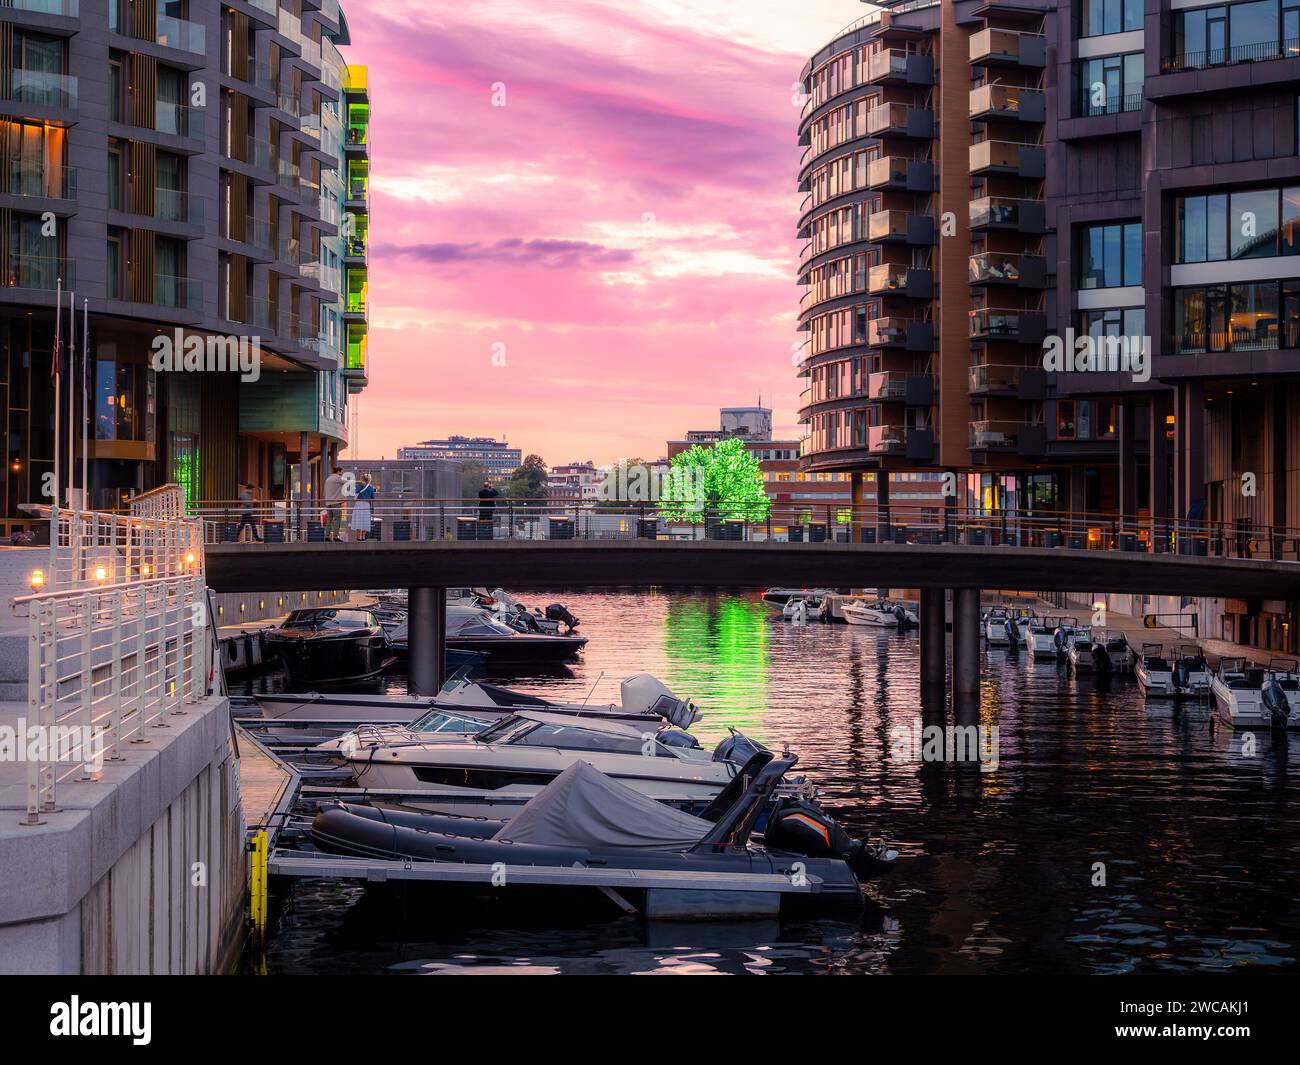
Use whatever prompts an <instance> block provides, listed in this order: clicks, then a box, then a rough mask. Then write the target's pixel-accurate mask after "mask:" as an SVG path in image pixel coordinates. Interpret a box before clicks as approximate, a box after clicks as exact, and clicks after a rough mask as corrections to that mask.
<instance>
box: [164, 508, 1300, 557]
mask: <svg viewBox="0 0 1300 1065" xmlns="http://www.w3.org/2000/svg"><path fill="white" fill-rule="evenodd" d="M189 512H190V515H191V516H192V517H194V518H197V519H198V520H199V521H201V523H202V529H203V540H204V542H205V543H208V544H219V543H236V542H241V541H243V542H249V543H253V542H259V541H260V542H263V543H299V542H307V543H310V542H323V541H328V540H333V539H336V538H344V539H347V540H349V541H355V540H357V539H359V538H360V537H361V534H362V533H364V535H365V538H367V539H378V540H384V541H399V542H400V541H445V540H575V539H576V540H633V539H644V540H663V539H669V540H701V541H702V540H739V541H750V542H759V541H769V542H800V543H893V544H900V545H901V544H942V543H948V544H960V545H965V546H970V547H988V546H1016V547H1045V548H1065V549H1074V550H1088V551H1124V552H1152V553H1161V554H1183V555H1201V556H1207V557H1214V558H1255V559H1275V560H1280V559H1286V560H1292V561H1297V560H1300V528H1296V527H1289V526H1270V525H1259V524H1254V523H1249V522H1244V521H1238V522H1212V521H1204V520H1192V519H1176V518H1159V517H1151V516H1149V515H1132V516H1126V515H1116V514H1099V513H1081V512H1056V511H1029V510H1005V511H996V512H983V511H977V510H971V509H965V508H960V507H953V506H944V505H941V504H938V503H916V502H911V501H908V502H900V503H890V504H876V503H872V504H870V505H858V506H849V505H847V504H838V503H803V502H786V501H777V502H772V503H771V504H770V505H763V504H761V503H759V504H755V503H753V502H735V503H728V502H725V501H715V502H710V503H708V504H694V505H693V504H672V503H668V502H665V501H661V500H660V501H647V502H623V501H619V502H585V503H584V502H570V501H565V500H551V499H503V498H498V499H496V500H493V501H491V502H490V503H488V502H484V501H481V500H478V499H375V500H373V501H371V502H370V505H369V512H368V513H366V512H365V510H364V509H363V508H360V507H359V506H358V503H357V501H356V500H354V499H345V500H343V501H341V502H338V503H330V504H326V503H324V502H321V501H316V500H281V501H272V502H255V503H252V504H249V503H245V502H242V501H240V500H204V501H199V502H196V503H192V504H191V505H190V508H189Z"/></svg>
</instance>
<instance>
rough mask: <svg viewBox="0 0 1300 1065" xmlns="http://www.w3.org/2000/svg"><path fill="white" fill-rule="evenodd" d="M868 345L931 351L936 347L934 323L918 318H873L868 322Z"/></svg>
mask: <svg viewBox="0 0 1300 1065" xmlns="http://www.w3.org/2000/svg"><path fill="white" fill-rule="evenodd" d="M867 346H868V347H872V348H903V349H905V350H907V351H930V350H931V349H932V348H933V347H934V325H933V323H931V322H923V321H921V320H919V319H916V318H899V317H896V316H890V317H886V318H872V319H870V320H869V321H868V322H867Z"/></svg>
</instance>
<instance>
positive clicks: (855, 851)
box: [763, 795, 889, 876]
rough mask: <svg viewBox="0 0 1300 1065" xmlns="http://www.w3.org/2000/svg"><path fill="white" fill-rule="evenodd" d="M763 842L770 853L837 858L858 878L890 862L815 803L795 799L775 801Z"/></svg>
mask: <svg viewBox="0 0 1300 1065" xmlns="http://www.w3.org/2000/svg"><path fill="white" fill-rule="evenodd" d="M763 842H764V843H765V844H766V845H767V846H768V847H770V848H771V849H773V850H780V851H789V852H790V853H792V854H803V855H805V856H807V857H809V858H839V859H840V860H841V861H843V862H845V863H846V864H847V865H848V867H849V868H850V869H852V870H853V872H854V873H856V874H857V875H859V876H866V875H869V874H872V873H876V872H880V871H881V870H882V869H883V868H887V862H888V860H889V855H887V854H886V853H885V852H883V851H881V850H879V849H877V848H873V847H869V846H868V845H867V844H866V843H864V842H863V841H862V840H860V839H853V838H852V837H850V836H849V834H848V833H847V832H845V831H844V829H843V828H842V827H840V823H839V822H838V821H836V820H835V818H833V817H831V816H830V814H828V813H827V812H826V811H825V810H823V809H822V808H821V807H820V806H819V805H818V804H817V803H815V802H813V801H811V800H809V799H805V798H801V797H799V796H796V795H789V796H785V797H784V798H781V799H779V800H777V803H776V806H775V807H774V808H773V810H772V813H771V816H770V817H769V818H768V820H767V825H766V827H765V828H764V829H763Z"/></svg>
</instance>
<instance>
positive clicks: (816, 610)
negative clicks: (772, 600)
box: [781, 592, 831, 624]
mask: <svg viewBox="0 0 1300 1065" xmlns="http://www.w3.org/2000/svg"><path fill="white" fill-rule="evenodd" d="M830 594H831V593H829V592H827V593H826V595H830ZM829 612H830V603H829V600H828V599H827V598H826V596H825V595H798V596H793V597H792V598H791V599H789V600H788V601H787V602H786V604H785V606H783V607H782V608H781V617H782V618H784V619H785V620H786V621H793V622H795V624H803V623H804V622H808V621H826V620H827V619H828V616H829Z"/></svg>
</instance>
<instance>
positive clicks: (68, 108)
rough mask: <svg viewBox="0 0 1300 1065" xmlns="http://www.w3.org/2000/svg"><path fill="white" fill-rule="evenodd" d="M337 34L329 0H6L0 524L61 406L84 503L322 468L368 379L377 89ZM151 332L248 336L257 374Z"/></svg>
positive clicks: (281, 487)
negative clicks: (200, 359) (195, 360)
mask: <svg viewBox="0 0 1300 1065" xmlns="http://www.w3.org/2000/svg"><path fill="white" fill-rule="evenodd" d="M347 43H348V27H347V21H346V18H345V16H344V14H343V12H342V11H341V10H340V8H339V5H338V0H285V2H283V3H281V2H280V0H248V2H245V0H224V2H217V0H139V2H128V0H12V2H10V3H7V4H6V5H5V6H3V7H0V131H2V134H3V135H2V136H0V226H3V227H4V229H5V230H6V233H5V234H4V239H3V240H0V258H3V262H2V263H0V338H2V339H3V344H4V350H3V351H2V352H0V374H2V375H3V378H4V380H3V382H0V412H2V413H3V416H4V418H5V424H6V426H7V430H8V432H7V440H8V445H7V446H8V455H7V456H6V458H7V461H6V463H5V467H4V472H3V477H4V481H3V492H4V501H5V516H4V529H3V531H4V532H9V531H12V530H13V529H14V528H17V527H21V526H22V525H23V523H24V518H25V515H24V513H23V512H22V510H21V507H22V505H23V504H25V503H33V502H42V501H44V499H43V497H42V494H41V491H42V484H43V481H44V477H45V475H46V474H47V473H49V472H51V471H52V470H53V468H54V458H55V450H54V449H55V446H56V445H55V441H56V433H55V426H56V424H57V425H58V426H60V432H59V433H58V434H57V439H58V440H59V441H60V445H61V455H60V461H61V465H62V467H63V470H64V471H65V485H66V483H67V482H66V471H67V470H68V469H69V467H70V466H71V468H73V469H74V470H76V471H78V472H77V473H76V474H75V479H76V482H77V486H78V488H80V487H81V485H80V472H79V471H80V467H81V460H82V447H81V443H80V440H79V439H78V440H77V441H76V442H75V443H74V445H73V446H72V447H71V448H69V441H68V439H67V437H68V433H67V432H66V430H64V429H63V427H64V426H66V425H67V423H68V420H69V417H71V419H72V421H73V422H74V423H75V424H76V425H77V426H78V427H79V426H80V425H81V424H82V421H83V419H89V421H90V425H91V431H90V443H89V449H88V452H87V454H86V456H85V457H86V458H87V460H88V468H89V484H88V485H87V486H86V487H87V488H88V497H89V500H90V502H91V503H92V505H94V506H96V507H100V508H104V507H112V506H115V505H118V504H119V503H120V502H121V501H122V500H123V499H124V498H125V497H126V496H128V495H130V494H132V493H134V492H137V491H141V490H145V489H148V488H151V487H153V486H155V485H157V484H161V483H166V482H169V481H178V482H180V483H181V484H183V485H184V486H185V488H186V490H187V492H188V493H189V495H190V497H191V498H192V499H231V498H233V497H234V496H235V495H236V494H237V492H238V487H237V486H238V485H239V483H241V482H244V481H249V482H252V483H253V484H254V485H255V486H257V488H258V489H259V492H260V493H261V494H262V495H263V496H264V497H266V498H286V497H289V496H292V495H294V494H295V493H297V494H300V495H301V494H304V493H309V492H311V491H312V490H313V487H314V486H315V485H317V484H319V480H320V478H319V476H318V470H319V468H320V466H321V464H322V463H323V462H327V461H329V460H330V459H331V458H332V457H333V456H334V455H336V454H337V451H338V449H339V448H340V446H342V445H344V444H345V443H346V439H347V422H348V408H349V397H350V395H352V394H354V393H355V392H356V391H358V390H359V389H360V388H361V387H362V386H363V385H364V384H365V381H366V344H365V328H366V327H365V316H366V298H365V291H366V282H365V250H366V239H367V235H368V224H367V220H368V182H369V160H368V151H369V148H368V131H369V99H368V95H367V86H366V83H365V76H364V69H358V68H349V66H348V64H347V63H346V62H345V61H344V59H343V57H342V55H341V53H340V51H339V46H343V45H346V44H347ZM60 281H61V283H62V288H63V292H64V300H65V303H64V312H63V329H62V333H63V339H64V343H65V345H66V343H67V341H68V337H69V332H70V326H69V322H68V317H67V309H66V308H67V304H66V300H67V298H68V293H69V291H72V292H75V298H76V305H77V321H76V325H75V328H73V329H71V332H72V335H73V337H74V339H75V342H76V345H77V348H78V352H77V376H78V380H76V381H72V380H70V379H69V375H68V373H67V367H66V365H65V376H64V381H63V385H64V387H63V389H62V403H63V406H62V407H61V409H60V410H59V411H58V412H56V411H55V410H54V397H53V385H52V381H51V357H52V356H51V352H52V348H53V343H54V336H55V328H54V307H55V290H56V286H57V285H58V284H59V283H60ZM83 304H84V305H85V306H88V309H89V348H90V352H91V355H92V358H91V360H90V362H89V366H88V378H89V380H88V382H87V387H86V389H85V391H86V392H87V394H88V402H86V403H85V404H84V405H83V402H82V385H81V381H80V379H79V378H80V374H81V367H82V366H83V365H84V364H85V363H84V360H83V359H82V354H83V352H82V351H81V349H82V347H83V341H82V330H83V326H82V315H81V311H82V308H83ZM159 337H164V338H167V339H168V340H169V342H170V341H173V340H174V341H175V343H177V344H179V345H182V346H184V345H188V344H190V343H192V342H193V338H198V340H199V341H201V342H202V344H203V345H204V350H205V351H206V352H208V353H212V352H214V351H216V352H220V351H222V350H223V348H224V346H225V345H226V344H236V345H240V344H242V345H243V347H242V349H241V350H245V351H252V350H256V351H257V352H259V354H260V360H259V361H258V363H257V372H256V373H255V374H254V373H240V372H232V371H231V370H222V369H219V368H218V364H217V363H216V362H214V361H213V359H212V357H211V354H209V356H208V359H207V361H206V362H204V363H202V365H201V366H197V365H193V364H190V365H185V366H180V365H179V364H178V365H176V366H172V365H170V364H168V365H160V364H159V361H158V360H157V359H156V358H155V357H154V356H155V354H156V353H157V352H158V350H159V349H158V347H157V346H156V345H157V343H158V341H157V340H156V338H159ZM210 339H211V340H212V341H214V342H215V343H214V344H209V340H210ZM224 350H227V351H233V350H235V348H224ZM69 402H71V403H72V404H73V409H72V410H71V411H69V409H68V406H67V404H68V403H69ZM76 435H77V436H78V437H79V436H80V430H79V429H78V432H77V434H76Z"/></svg>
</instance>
